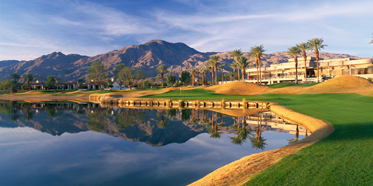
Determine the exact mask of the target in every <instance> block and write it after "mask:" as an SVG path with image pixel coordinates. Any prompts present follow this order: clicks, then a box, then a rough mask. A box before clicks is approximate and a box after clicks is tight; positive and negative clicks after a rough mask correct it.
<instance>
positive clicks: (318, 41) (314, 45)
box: [308, 38, 328, 82]
mask: <svg viewBox="0 0 373 186" xmlns="http://www.w3.org/2000/svg"><path fill="white" fill-rule="evenodd" d="M323 42H324V40H323V39H322V38H313V39H311V40H309V41H308V43H309V45H310V48H311V50H315V56H316V63H317V82H319V77H320V76H319V75H320V73H319V50H321V49H322V48H324V47H325V46H328V45H323V44H322V43H323Z"/></svg>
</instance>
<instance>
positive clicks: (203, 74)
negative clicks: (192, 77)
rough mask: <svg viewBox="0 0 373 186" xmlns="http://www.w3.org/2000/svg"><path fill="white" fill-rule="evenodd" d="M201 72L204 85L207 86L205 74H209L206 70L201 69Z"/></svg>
mask: <svg viewBox="0 0 373 186" xmlns="http://www.w3.org/2000/svg"><path fill="white" fill-rule="evenodd" d="M199 72H200V73H202V84H203V85H206V84H205V73H206V72H207V70H206V69H205V68H200V69H199Z"/></svg>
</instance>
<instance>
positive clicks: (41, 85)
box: [30, 80, 45, 90]
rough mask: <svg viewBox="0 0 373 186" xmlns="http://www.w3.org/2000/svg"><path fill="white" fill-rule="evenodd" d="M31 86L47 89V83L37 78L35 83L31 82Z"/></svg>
mask: <svg viewBox="0 0 373 186" xmlns="http://www.w3.org/2000/svg"><path fill="white" fill-rule="evenodd" d="M30 88H31V89H32V90H45V83H44V82H39V80H36V82H35V83H32V84H30Z"/></svg>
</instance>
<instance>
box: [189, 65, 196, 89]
mask: <svg viewBox="0 0 373 186" xmlns="http://www.w3.org/2000/svg"><path fill="white" fill-rule="evenodd" d="M189 72H190V73H191V74H192V86H193V87H194V83H195V79H194V78H195V74H196V72H197V71H196V69H194V68H192V69H190V70H189Z"/></svg>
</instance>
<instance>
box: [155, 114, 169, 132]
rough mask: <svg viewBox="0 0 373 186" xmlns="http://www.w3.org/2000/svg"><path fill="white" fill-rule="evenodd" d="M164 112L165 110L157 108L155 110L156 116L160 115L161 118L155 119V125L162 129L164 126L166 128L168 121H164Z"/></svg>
mask: <svg viewBox="0 0 373 186" xmlns="http://www.w3.org/2000/svg"><path fill="white" fill-rule="evenodd" d="M164 112H165V110H163V109H162V110H160V111H159V110H158V112H157V116H158V117H160V118H161V120H160V121H156V123H157V126H158V127H159V128H161V129H164V128H166V126H167V124H168V122H167V121H164Z"/></svg>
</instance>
